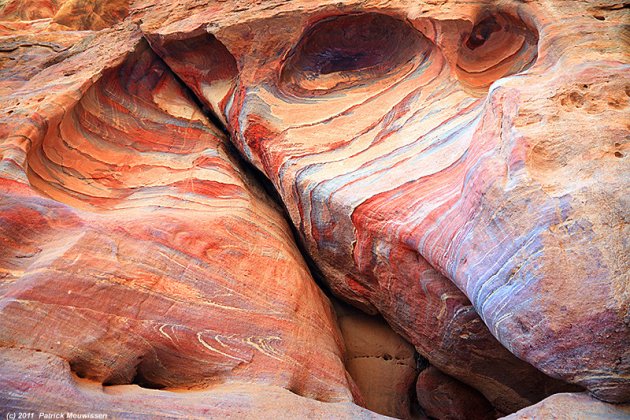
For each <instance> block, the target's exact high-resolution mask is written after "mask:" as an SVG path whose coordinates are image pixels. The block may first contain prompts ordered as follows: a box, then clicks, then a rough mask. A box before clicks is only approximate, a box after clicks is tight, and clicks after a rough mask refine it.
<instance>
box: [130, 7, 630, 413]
mask: <svg viewBox="0 0 630 420" xmlns="http://www.w3.org/2000/svg"><path fill="white" fill-rule="evenodd" d="M244 4H245V3H240V2H228V3H212V4H210V5H207V6H206V5H201V4H195V5H194V6H193V7H192V9H191V10H192V11H189V10H182V8H181V5H180V4H179V3H171V2H168V1H158V2H157V3H156V2H153V1H138V2H136V3H135V6H134V7H135V8H136V10H137V11H138V14H139V16H141V17H142V19H143V23H142V25H141V27H142V29H143V31H144V33H145V36H146V37H147V39H148V40H149V42H150V43H151V45H152V46H153V48H154V49H155V50H156V51H158V53H159V54H160V55H161V56H163V57H164V59H165V61H166V62H167V63H169V65H170V66H171V68H173V69H174V71H175V72H177V73H178V74H179V75H180V77H181V79H182V80H183V81H184V82H185V83H187V84H188V85H189V86H190V87H191V89H192V90H193V91H194V92H196V94H197V95H200V96H201V100H202V101H204V102H205V103H206V105H207V106H209V107H212V108H213V109H216V108H217V107H218V108H220V110H221V113H222V117H221V118H223V119H224V120H225V121H226V122H227V126H228V128H229V130H230V132H231V134H232V140H233V141H234V142H235V144H236V145H237V147H238V148H239V149H240V150H241V152H242V154H243V155H244V156H246V158H247V159H248V160H249V161H250V162H252V163H253V164H254V165H256V167H258V168H259V169H260V170H261V171H262V172H264V173H265V174H266V175H267V176H268V177H269V179H270V180H271V181H272V182H273V184H274V185H275V186H276V188H277V190H278V191H279V193H280V194H281V196H282V199H283V201H284V203H285V204H286V206H287V208H288V210H289V213H290V216H291V218H292V221H293V223H294V224H295V225H296V226H297V227H298V229H299V231H300V233H301V236H302V239H303V240H304V242H305V244H306V247H307V249H308V251H309V253H310V254H311V255H312V256H313V258H314V260H315V262H316V263H317V265H318V266H319V267H320V269H321V270H322V272H323V273H324V275H325V277H326V279H327V280H328V282H329V284H330V285H331V287H332V289H333V290H334V291H335V292H336V293H337V294H338V295H339V296H342V297H343V298H344V299H346V300H347V301H350V302H352V303H354V304H355V305H358V306H361V307H363V308H365V309H367V310H371V311H378V312H381V313H382V314H383V316H384V317H385V318H386V319H387V321H388V322H389V323H390V324H391V325H392V326H393V327H394V328H395V329H396V330H397V331H398V332H400V333H401V334H403V335H404V336H405V337H406V338H408V339H409V340H410V341H411V342H412V343H413V344H414V345H415V346H416V348H417V349H418V351H419V352H420V353H421V354H422V355H423V356H425V357H426V358H427V359H429V361H430V362H431V363H432V364H434V365H435V366H437V367H438V368H439V369H440V370H442V371H444V372H445V373H447V374H449V375H451V376H453V377H455V378H458V379H459V380H461V381H463V382H465V383H467V384H469V385H471V386H473V387H474V388H476V389H478V390H480V391H481V392H482V393H483V394H484V395H485V396H486V397H487V398H488V399H489V400H490V401H491V402H492V403H493V404H494V405H495V406H496V407H497V408H499V409H500V410H501V411H504V412H509V411H513V410H514V409H516V408H518V407H523V406H525V405H527V404H529V403H531V402H532V401H537V400H539V399H540V398H542V397H544V396H545V395H549V393H551V392H554V390H558V389H560V387H559V386H558V385H557V384H554V383H553V382H552V381H550V380H548V378H545V377H544V376H542V375H539V374H538V373H537V372H536V371H535V370H534V369H533V368H531V367H530V366H528V365H527V364H526V363H524V362H522V361H521V360H519V359H517V358H516V357H514V356H513V355H512V354H510V353H509V352H508V351H507V350H505V348H507V349H508V350H509V351H510V352H511V353H513V354H514V355H516V356H517V357H518V358H520V359H523V360H525V361H527V362H529V363H531V364H533V365H534V366H536V367H537V368H538V369H540V370H542V371H544V372H545V373H547V374H550V375H552V376H554V377H557V378H561V379H564V380H566V381H570V382H573V383H576V384H579V385H581V386H584V387H586V388H588V389H589V390H590V391H591V392H592V393H593V394H594V395H596V396H597V397H598V398H601V399H604V400H607V401H613V402H621V401H628V400H629V399H630V382H629V380H628V372H629V371H630V366H629V363H630V358H629V357H628V346H627V343H628V342H629V341H630V328H629V326H628V304H629V298H628V296H629V294H628V292H629V291H628V283H629V282H628V272H630V262H629V259H628V252H627V245H626V244H625V243H624V238H625V237H626V236H627V234H628V227H627V226H628V225H627V223H626V221H625V220H627V218H628V208H630V207H629V206H628V205H627V200H626V198H625V194H624V191H625V190H627V187H628V182H627V181H628V178H627V176H626V175H627V173H628V170H629V169H630V168H629V167H628V159H627V157H626V154H627V153H628V145H627V138H626V135H627V129H628V127H627V123H626V120H627V118H626V117H627V115H628V64H627V62H628V59H627V55H626V54H625V48H624V46H623V44H622V41H621V39H622V32H623V31H624V16H625V10H623V9H624V8H623V7H622V6H619V5H617V4H616V3H614V2H592V1H575V2H561V3H558V2H551V1H538V2H520V1H501V2H492V1H487V2H474V3H471V2H467V1H457V0H454V1H445V2H439V4H434V3H417V2H415V3H414V2H405V1H396V0H392V1H386V2H380V1H379V2H372V1H348V2H344V3H339V2H333V1H330V2H321V1H319V2H310V1H303V2H298V3H282V2H275V1H271V2H264V3H261V4H256V5H251V4H248V6H247V7H237V5H244ZM206 32H208V33H209V35H208V34H206ZM384 39H388V40H390V41H391V42H384V41H383V40H384ZM197 43H206V44H207V45H212V46H213V47H212V48H204V49H196V48H194V47H192V46H193V45H195V44H197ZM189 47H190V48H189ZM193 50H194V51H197V52H196V54H195V53H190V51H193ZM182 51H186V53H185V54H184V53H182ZM226 52H229V54H230V55H231V56H232V57H233V60H234V63H236V65H235V66H233V68H235V69H237V70H238V71H233V72H232V73H230V72H227V73H221V72H219V71H218V70H217V69H216V68H214V67H213V66H212V65H211V64H209V63H211V62H212V57H215V56H219V57H221V59H220V61H221V62H222V63H223V62H229V61H230V60H229V57H228V56H227V55H226ZM183 55H185V56H186V57H187V60H186V62H192V63H194V65H193V66H192V68H188V67H187V66H185V64H184V63H183V62H182V56H183ZM195 55H196V58H194V59H190V58H189V57H190V56H195ZM177 63H180V64H177ZM178 66H179V67H178ZM184 68H185V71H184ZM219 73H220V74H219ZM204 84H205V85H204ZM471 302H472V303H471ZM477 314H479V315H477ZM482 320H483V321H482ZM484 323H485V325H484ZM486 325H487V326H488V328H489V329H487V328H486ZM495 337H496V339H498V340H499V341H500V343H501V344H502V345H503V346H505V348H504V347H503V346H501V345H500V344H499V342H498V341H496V340H495Z"/></svg>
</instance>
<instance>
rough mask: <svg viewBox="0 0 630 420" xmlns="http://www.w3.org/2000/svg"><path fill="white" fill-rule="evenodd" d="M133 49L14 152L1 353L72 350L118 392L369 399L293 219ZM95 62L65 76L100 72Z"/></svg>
mask: <svg viewBox="0 0 630 420" xmlns="http://www.w3.org/2000/svg"><path fill="white" fill-rule="evenodd" d="M123 38H124V37H123V36H122V35H121V36H120V39H123ZM108 41H109V40H108V38H107V37H106V36H103V37H101V38H99V37H97V38H96V39H95V40H94V41H93V43H96V44H99V43H103V42H108ZM129 42H133V44H132V45H131V47H129V46H128V45H124V46H119V53H118V54H124V53H125V48H128V49H131V50H132V51H131V53H129V54H128V56H126V57H125V56H124V55H123V57H124V62H122V64H120V65H115V66H114V67H113V68H107V67H106V61H105V60H103V67H102V69H101V73H100V74H98V75H97V76H96V77H94V78H93V79H90V78H89V77H90V74H89V73H86V74H81V75H76V76H74V77H75V78H81V77H83V78H84V79H82V81H81V82H77V84H78V85H80V86H83V89H85V90H84V91H83V92H81V93H80V95H77V94H76V93H77V91H75V90H72V89H69V90H68V91H67V93H65V94H62V93H59V92H57V93H56V96H52V97H51V96H49V97H47V98H46V101H45V102H43V104H44V105H43V106H41V107H39V109H38V110H37V111H34V110H33V111H32V114H30V116H29V117H28V118H30V124H32V125H30V127H32V130H31V135H30V137H28V138H27V141H24V137H23V136H22V137H15V136H14V137H8V138H5V139H4V140H3V150H4V151H5V152H6V153H5V154H3V157H4V158H5V159H4V160H3V166H2V168H3V170H4V172H3V178H2V180H0V188H1V189H2V200H1V201H0V232H1V233H0V241H2V247H1V251H0V269H1V270H2V271H1V276H0V277H1V280H0V296H1V299H0V346H2V347H11V348H20V349H28V350H33V351H41V352H45V353H49V354H50V355H55V356H56V357H59V358H61V359H63V360H64V361H65V362H66V363H67V364H68V366H70V369H71V370H72V372H73V373H74V374H76V375H78V376H79V377H81V378H86V379H89V380H91V381H95V382H96V383H98V384H104V385H123V384H132V383H133V384H138V385H141V386H144V387H149V388H165V389H169V390H172V389H193V388H202V387H210V386H214V385H217V384H224V383H232V382H239V381H240V382H248V383H250V384H255V387H261V386H263V385H269V386H275V387H280V388H285V389H287V390H290V391H291V392H293V393H295V394H298V395H302V396H305V397H308V398H312V399H316V400H321V401H352V399H353V396H352V391H353V389H354V385H353V382H352V380H351V379H349V377H348V376H347V373H346V371H345V368H344V366H343V341H342V339H341V336H340V332H339V330H338V328H337V326H336V323H335V318H334V314H333V312H332V308H331V306H330V303H329V301H328V299H327V298H326V297H325V296H324V295H323V293H322V292H321V291H320V290H319V289H318V287H317V286H316V285H315V283H314V281H313V280H312V278H311V276H310V273H309V271H308V269H307V267H306V264H305V263H304V261H303V259H302V256H301V255H300V252H299V250H298V249H297V247H296V246H295V244H294V242H293V238H292V233H291V230H290V229H289V226H288V225H287V223H286V221H285V220H284V218H283V216H282V212H281V210H280V209H279V208H278V207H277V205H276V204H274V203H273V202H272V201H271V200H270V199H269V198H267V197H266V195H265V194H264V193H263V191H262V189H261V188H260V187H259V186H258V185H257V183H256V181H255V180H254V179H252V178H251V177H250V176H248V175H247V174H246V173H245V172H244V171H243V170H242V168H240V167H239V165H238V164H237V163H236V162H235V161H234V159H233V158H232V157H230V156H229V153H228V151H227V143H226V139H225V136H224V135H223V134H222V133H221V132H220V131H218V130H217V129H216V128H214V127H213V126H212V124H210V123H209V122H208V121H207V120H206V118H205V117H204V116H203V114H202V113H201V111H200V110H199V108H198V107H197V105H196V104H195V102H194V101H193V100H192V99H191V97H190V96H189V95H188V94H187V92H186V91H185V90H184V89H183V88H182V86H181V85H179V84H178V83H177V82H176V79H175V78H174V76H173V75H172V73H171V72H170V70H169V69H168V67H167V66H166V65H165V64H164V63H163V62H162V61H161V60H160V59H159V58H158V57H157V56H156V55H155V53H153V52H152V50H150V49H149V48H148V46H147V44H146V43H145V42H143V41H138V39H137V37H136V38H135V39H134V38H133V37H132V38H131V40H130V41H129ZM97 50H98V49H97ZM93 53H94V50H93V49H89V48H88V49H87V50H86V51H84V52H83V53H80V54H79V55H77V56H75V57H73V59H69V60H67V61H64V62H62V63H60V64H59V65H58V66H57V68H56V69H54V70H51V71H59V72H63V71H71V70H72V68H73V60H77V61H79V62H80V61H83V60H95V61H98V60H99V58H98V56H96V55H93ZM113 55H115V54H113ZM58 67H61V68H58ZM38 80H39V81H40V82H41V81H42V80H45V79H41V78H40V79H35V80H34V81H32V83H35V82H37V81H38ZM52 80H55V79H54V78H52ZM36 87H37V88H38V89H39V91H40V92H42V94H43V95H45V94H46V92H47V90H50V92H54V91H55V88H58V86H52V85H51V86H47V85H46V84H42V85H39V86H34V85H31V86H30V90H31V91H36V90H37V89H36ZM24 100H25V102H26V104H28V103H30V102H28V100H26V99H24ZM34 102H35V104H37V103H38V102H37V101H34ZM32 106H33V107H36V106H37V105H32ZM31 109H32V108H31ZM53 110H58V111H61V112H53ZM21 111H22V112H28V111H29V108H28V105H25V106H24V107H23V108H22V109H21ZM15 121H17V122H19V121H21V120H20V118H17V117H16V118H15ZM17 122H16V124H17ZM34 122H39V123H40V124H39V125H36V124H34ZM26 126H29V125H28V124H26ZM3 130H5V132H11V133H12V134H14V135H15V134H16V133H19V132H26V131H24V130H26V129H25V128H24V127H23V126H19V125H13V126H11V125H10V124H9V125H8V126H7V125H5V126H3ZM21 130H22V131H21ZM21 148H22V149H21ZM19 150H23V151H25V152H26V155H25V156H24V157H25V161H20V160H19V159H17V158H16V156H19V153H18V152H19ZM10 155H12V156H14V158H11V159H10ZM20 168H26V169H25V172H26V174H22V176H20V175H19V169H20ZM55 363H57V362H55ZM45 369H46V367H42V371H41V372H45V371H46V370H45ZM64 370H67V367H66V368H64ZM42 374H43V373H42ZM60 380H61V381H62V382H63V384H61V385H63V389H69V390H70V389H75V387H74V385H72V381H70V380H69V379H68V378H61V379H60ZM14 385H15V384H14ZM48 385H50V384H48ZM48 385H47V386H48ZM16 386H17V385H16ZM50 386H52V385H50ZM52 390H53V388H50V389H48V388H47V389H46V390H37V391H38V392H39V391H42V392H45V393H47V394H46V395H47V396H46V395H39V396H38V395H35V396H34V397H33V398H35V399H37V398H40V397H41V399H40V400H39V401H40V402H41V405H37V404H35V405H34V406H31V408H34V407H38V406H41V407H44V406H45V404H44V403H45V401H47V400H48V399H49V398H51V399H53V400H54V398H52V397H51V396H50V395H49V394H50V393H51V392H53V391H52ZM75 390H76V389H75ZM82 392H83V391H80V392H79V394H81V395H79V397H80V398H87V399H88V400H90V399H91V398H95V399H96V400H100V399H101V397H102V398H104V399H107V398H106V396H103V395H101V396H90V397H89V398H88V397H86V396H85V395H83V394H82ZM230 392H231V391H230ZM235 392H236V391H235ZM270 392H271V391H270ZM274 392H275V391H274ZM160 395H164V394H160ZM282 395H285V394H282ZM357 395H358V394H357ZM4 398H8V397H7V396H6V395H5V396H4ZM11 398H12V397H11ZM11 398H9V399H10V400H11ZM60 398H61V399H60V400H59V401H60V404H62V405H64V404H65V406H69V405H70V404H72V403H73V402H76V401H74V400H73V396H72V395H63V396H61V397H60ZM138 398H140V397H138ZM156 398H157V397H156ZM169 398H170V397H169ZM169 398H166V399H165V400H164V401H165V402H164V404H167V402H166V401H168V400H169ZM217 398H219V397H217ZM281 398H284V397H281ZM127 403H128V404H132V403H133V401H131V400H129V401H127ZM16 404H18V405H16V407H26V406H28V404H27V403H26V402H25V404H26V405H20V403H16ZM104 404H105V403H104ZM112 404H114V402H112V401H110V402H107V403H106V404H105V405H104V406H103V407H112V406H113V405H112ZM195 404H197V403H195ZM195 404H193V405H195ZM254 405H255V404H254ZM2 406H5V404H2ZM129 409H130V410H132V411H133V407H131V406H130V408H129Z"/></svg>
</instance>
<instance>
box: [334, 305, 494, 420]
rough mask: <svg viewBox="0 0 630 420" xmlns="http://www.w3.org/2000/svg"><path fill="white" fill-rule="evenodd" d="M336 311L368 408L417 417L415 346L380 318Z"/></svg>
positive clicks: (350, 368) (351, 370) (348, 359)
mask: <svg viewBox="0 0 630 420" xmlns="http://www.w3.org/2000/svg"><path fill="white" fill-rule="evenodd" d="M334 307H335V312H336V313H337V319H338V322H339V328H340V329H341V333H342V335H343V339H344V341H345V343H346V363H345V365H346V369H347V370H348V373H349V374H350V376H352V379H354V381H355V383H356V384H357V387H358V388H359V390H360V391H361V396H362V397H363V400H364V403H365V404H364V406H365V407H366V408H369V409H370V410H372V411H374V412H377V413H380V414H384V415H387V416H390V417H395V418H399V419H407V418H414V417H417V415H418V414H417V413H416V412H415V407H414V406H413V402H412V399H411V394H410V392H409V390H410V389H413V387H414V386H415V383H416V378H417V377H418V363H417V358H416V352H415V349H414V348H413V346H412V345H411V344H409V343H408V342H407V341H405V340H404V339H403V338H401V337H400V336H399V335H398V334H396V333H395V332H394V331H392V330H391V328H389V326H388V325H387V324H386V323H385V321H384V320H383V319H382V318H380V317H375V316H370V315H367V314H365V313H363V312H361V311H359V310H357V309H354V308H352V307H350V306H348V305H343V304H340V303H335V304H334ZM482 399H483V397H482ZM483 401H484V402H486V403H487V401H485V399H483Z"/></svg>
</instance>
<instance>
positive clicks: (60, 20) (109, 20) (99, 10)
mask: <svg viewBox="0 0 630 420" xmlns="http://www.w3.org/2000/svg"><path fill="white" fill-rule="evenodd" d="M2 3H4V6H3V7H2V8H0V19H1V20H8V21H12V20H34V19H45V18H52V22H53V23H55V24H58V25H60V26H63V28H68V29H76V30H99V29H104V28H108V27H110V26H112V25H113V24H115V23H119V22H121V21H122V20H123V19H124V18H125V17H127V14H128V13H129V0H8V1H7V0H5V1H3V2H0V6H2ZM63 28H60V29H63Z"/></svg>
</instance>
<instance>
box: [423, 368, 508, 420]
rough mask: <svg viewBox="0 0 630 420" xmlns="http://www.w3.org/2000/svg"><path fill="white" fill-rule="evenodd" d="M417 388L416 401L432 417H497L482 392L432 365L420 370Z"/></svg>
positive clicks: (480, 419)
mask: <svg viewBox="0 0 630 420" xmlns="http://www.w3.org/2000/svg"><path fill="white" fill-rule="evenodd" d="M416 390H417V396H418V402H419V403H420V405H421V406H422V408H423V410H424V412H425V413H426V414H427V415H429V416H431V417H432V418H436V419H470V420H474V419H479V420H483V419H494V418H496V417H497V416H496V414H497V413H496V412H495V410H494V409H493V408H492V406H491V405H490V404H489V403H488V401H487V400H486V399H485V398H484V397H483V395H481V394H480V393H479V392H477V391H476V390H474V389H472V388H470V387H469V386H467V385H465V384H463V383H461V382H459V381H456V380H455V379H453V378H451V377H450V376H448V375H445V374H443V373H442V372H440V371H439V370H438V369H436V368H435V367H434V366H429V367H428V368H426V369H424V370H423V371H422V372H420V375H419V376H418V381H417V383H416Z"/></svg>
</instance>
